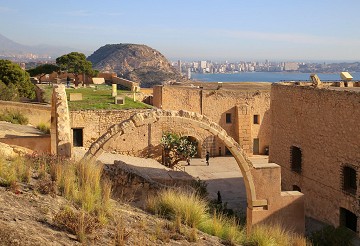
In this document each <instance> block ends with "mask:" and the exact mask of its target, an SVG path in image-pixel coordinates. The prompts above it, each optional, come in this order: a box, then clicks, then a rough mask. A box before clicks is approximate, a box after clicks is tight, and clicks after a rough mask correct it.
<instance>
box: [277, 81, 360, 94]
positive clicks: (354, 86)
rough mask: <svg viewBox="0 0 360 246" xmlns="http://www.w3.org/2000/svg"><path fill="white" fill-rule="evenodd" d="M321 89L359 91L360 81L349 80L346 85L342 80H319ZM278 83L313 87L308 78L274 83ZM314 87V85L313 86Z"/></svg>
mask: <svg viewBox="0 0 360 246" xmlns="http://www.w3.org/2000/svg"><path fill="white" fill-rule="evenodd" d="M321 83H322V87H320V88H321V89H327V90H335V91H351V92H357V93H358V92H360V81H350V82H348V84H347V86H346V85H345V83H344V82H343V81H340V80H339V81H321ZM276 84H278V85H285V86H303V87H314V85H313V83H312V82H311V81H310V80H302V81H281V82H279V83H276ZM314 88H315V87H314Z"/></svg>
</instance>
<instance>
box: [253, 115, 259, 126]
mask: <svg viewBox="0 0 360 246" xmlns="http://www.w3.org/2000/svg"><path fill="white" fill-rule="evenodd" d="M254 124H260V115H258V114H254Z"/></svg>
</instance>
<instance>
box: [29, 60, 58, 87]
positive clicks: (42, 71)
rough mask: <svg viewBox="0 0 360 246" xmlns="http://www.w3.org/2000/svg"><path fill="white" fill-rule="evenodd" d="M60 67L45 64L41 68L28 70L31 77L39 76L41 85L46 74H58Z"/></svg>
mask: <svg viewBox="0 0 360 246" xmlns="http://www.w3.org/2000/svg"><path fill="white" fill-rule="evenodd" d="M58 71H59V67H58V66H57V65H54V64H43V65H40V66H37V67H36V68H32V69H29V70H27V72H28V73H29V74H30V76H32V77H35V76H39V81H40V83H41V79H42V77H44V76H45V75H46V74H51V73H53V72H58Z"/></svg>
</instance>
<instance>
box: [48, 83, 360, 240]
mask: <svg viewBox="0 0 360 246" xmlns="http://www.w3.org/2000/svg"><path fill="white" fill-rule="evenodd" d="M255 84H256V85H253V87H251V86H250V87H249V85H245V84H243V83H241V85H240V83H238V84H235V83H234V84H231V83H224V84H222V86H221V87H219V86H217V84H216V83H200V84H195V85H194V86H182V85H173V86H169V85H166V86H155V87H154V93H153V105H154V106H156V107H157V108H158V109H151V110H97V111H95V110H86V111H84V110H82V111H71V112H68V111H67V102H66V95H65V96H64V93H65V89H64V88H62V86H61V85H60V86H58V87H56V88H55V89H54V95H53V104H52V113H51V122H52V131H51V134H52V135H51V149H52V153H57V154H61V155H64V156H68V157H71V155H72V149H73V147H85V148H87V149H88V152H87V155H86V158H90V159H94V158H96V157H97V156H99V155H100V154H101V153H102V152H112V153H119V154H126V155H132V156H139V157H150V158H153V159H157V160H159V161H161V150H160V148H159V146H160V139H161V135H162V133H163V132H166V131H170V130H171V131H174V132H176V133H178V134H181V135H182V136H190V137H193V138H195V139H196V140H197V142H198V152H199V156H198V157H203V156H204V153H205V152H206V151H207V150H209V151H210V152H211V156H224V155H228V154H231V155H233V156H234V158H235V159H236V161H237V163H238V165H239V168H240V171H241V172H242V174H243V177H244V183H245V188H246V199H247V223H248V226H249V227H251V225H254V224H257V223H261V222H264V223H267V222H274V221H281V223H282V224H283V225H285V226H287V227H291V228H293V229H294V230H296V231H297V232H300V233H302V232H304V229H305V216H307V217H311V218H313V219H315V220H317V221H321V222H324V223H326V224H331V225H334V226H339V225H342V226H346V227H348V228H349V229H351V230H353V231H355V232H356V233H358V230H359V226H360V225H359V223H360V222H359V219H358V216H359V213H360V211H359V210H360V209H359V206H358V198H359V195H360V194H359V189H358V182H359V181H358V180H359V179H358V172H359V166H360V164H359V162H358V160H359V159H360V158H359V157H360V156H359V153H358V151H356V150H357V149H358V146H359V145H358V143H357V142H358V139H359V138H360V128H359V127H358V124H357V120H358V119H360V115H359V112H358V110H357V108H358V107H359V102H360V85H359V82H352V81H351V82H349V81H347V83H346V84H345V82H344V81H340V82H339V81H336V82H322V81H320V80H317V78H316V77H314V78H313V81H312V82H308V81H298V82H283V83H273V84H270V83H255ZM249 88H251V89H249ZM47 112H49V111H47ZM258 154H268V155H269V163H262V164H253V163H251V162H250V161H249V160H248V158H247V156H252V155H258ZM324 177H326V178H324Z"/></svg>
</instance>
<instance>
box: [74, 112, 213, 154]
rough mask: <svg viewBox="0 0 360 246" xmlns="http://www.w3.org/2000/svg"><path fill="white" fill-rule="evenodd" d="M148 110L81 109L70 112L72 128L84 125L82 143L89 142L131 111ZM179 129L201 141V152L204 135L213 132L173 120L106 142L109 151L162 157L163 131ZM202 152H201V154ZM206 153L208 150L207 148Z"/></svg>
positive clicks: (133, 131) (139, 129)
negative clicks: (161, 141) (161, 142)
mask: <svg viewBox="0 0 360 246" xmlns="http://www.w3.org/2000/svg"><path fill="white" fill-rule="evenodd" d="M145 111H148V110H80V111H71V112H70V121H71V128H73V129H74V128H82V129H83V144H84V145H83V146H84V147H90V145H91V144H92V143H93V142H94V141H95V140H97V139H98V138H99V137H100V136H102V135H103V134H104V133H105V132H106V131H107V130H108V129H109V128H110V126H112V125H114V124H118V123H120V122H122V121H124V120H127V119H129V118H130V117H131V116H132V115H134V114H135V113H139V112H145ZM167 131H169V132H176V133H178V134H180V135H182V136H191V137H194V138H195V139H197V141H198V142H199V148H200V151H199V152H201V153H202V152H204V151H202V150H201V148H202V144H203V141H204V139H206V138H207V137H209V136H210V135H211V134H209V133H208V132H205V131H203V130H201V129H194V126H189V125H188V124H185V123H179V122H173V123H171V124H169V123H161V122H159V123H157V124H156V125H144V126H141V127H138V128H134V129H131V130H130V131H129V132H127V133H126V134H123V135H121V136H118V135H115V136H114V137H113V138H112V139H111V140H110V143H109V144H108V145H107V146H106V151H109V152H116V153H119V154H126V155H131V156H139V157H152V158H155V159H157V160H161V154H162V152H161V147H160V140H161V137H162V134H163V132H167ZM201 153H199V155H201ZM204 153H205V152H204Z"/></svg>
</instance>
